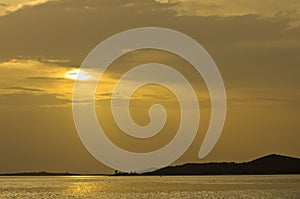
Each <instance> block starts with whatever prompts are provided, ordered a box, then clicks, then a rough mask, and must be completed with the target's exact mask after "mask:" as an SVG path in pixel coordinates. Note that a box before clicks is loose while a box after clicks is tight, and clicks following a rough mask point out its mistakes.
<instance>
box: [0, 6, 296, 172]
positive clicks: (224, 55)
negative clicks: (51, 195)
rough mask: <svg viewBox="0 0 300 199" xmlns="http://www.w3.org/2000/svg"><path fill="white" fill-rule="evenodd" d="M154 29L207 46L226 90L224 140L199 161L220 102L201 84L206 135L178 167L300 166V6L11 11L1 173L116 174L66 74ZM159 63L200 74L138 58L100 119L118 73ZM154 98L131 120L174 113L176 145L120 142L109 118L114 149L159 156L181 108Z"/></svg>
mask: <svg viewBox="0 0 300 199" xmlns="http://www.w3.org/2000/svg"><path fill="white" fill-rule="evenodd" d="M144 26H158V27H165V28H171V29H174V30H178V31H180V32H183V33H185V34H187V35H189V36H190V37H192V38H193V39H195V40H196V41H198V42H199V43H200V44H201V45H203V46H204V47H205V49H206V50H207V51H208V53H209V54H210V55H211V57H212V58H213V59H214V61H215V62H216V64H217V66H218V67H219V70H220V72H221V74H222V76H223V80H224V83H225V87H226V92H227V97H228V98H227V100H228V112H227V118H226V123H225V126H224V130H223V132H222V135H221V137H220V139H219V141H218V143H217V145H216V146H215V148H214V149H213V150H212V151H211V153H210V154H209V155H208V156H207V157H206V158H204V159H202V160H199V159H198V158H197V154H198V151H199V148H200V145H201V141H202V139H203V136H204V134H205V132H206V130H207V125H208V122H209V116H210V109H209V105H210V102H209V96H208V93H207V90H206V86H205V84H204V83H203V81H202V80H201V77H191V79H190V80H191V82H199V81H200V82H201V84H200V85H199V89H198V90H197V96H198V98H199V101H200V107H201V122H200V130H199V132H198V134H199V135H198V136H197V138H196V140H195V142H194V143H193V145H192V146H191V147H190V148H189V150H188V151H187V152H186V153H185V154H184V155H183V156H182V157H181V158H180V159H179V160H178V161H176V162H175V164H181V163H184V162H208V161H248V160H251V159H254V158H256V157H258V156H262V155H266V154H270V153H279V154H284V155H290V156H296V157H299V156H300V148H299V139H300V124H299V121H298V120H299V118H300V103H299V102H300V92H299V91H300V80H299V77H300V57H299V52H300V3H299V1H297V0H287V1H281V0H267V1H259V0H231V1H226V0H220V1H212V0H206V1H204V0H203V1H202V0H144V1H140V0H114V1H111V0H99V1H95V0H69V1H64V0H54V1H51V0H48V1H47V0H16V1H10V0H2V1H0V157H1V162H0V173H3V172H17V171H40V170H47V171H69V172H81V173H104V172H110V171H111V170H110V169H109V168H107V167H106V166H104V165H102V164H101V163H99V162H98V161H96V160H95V159H94V158H93V157H92V156H91V155H90V154H89V153H88V152H87V150H86V149H85V147H84V146H83V145H82V144H81V142H80V140H79V137H78V135H77V132H76V129H75V126H74V122H73V118H72V109H71V103H72V101H71V97H72V89H73V83H74V80H73V79H72V77H71V78H70V76H66V74H67V73H68V72H70V71H72V70H76V69H77V68H78V67H79V66H80V64H81V63H82V61H83V59H84V58H85V57H86V56H87V54H88V53H89V52H90V51H91V50H92V49H93V48H94V47H95V46H96V45H97V44H98V43H99V42H101V41H103V40H104V39H106V38H108V37H109V36H111V35H114V34H116V33H119V32H121V31H125V30H127V29H130V28H137V27H144ZM153 59H156V60H158V61H159V62H163V63H168V64H170V65H173V66H174V67H175V68H176V67H178V68H181V69H182V70H183V72H185V73H187V74H192V73H193V71H192V70H191V69H190V66H189V64H187V63H185V62H184V61H182V60H180V59H178V58H176V57H174V55H171V54H168V53H163V52H159V51H153V50H148V51H147V50H145V51H143V52H133V53H129V54H128V55H126V56H125V57H122V58H120V59H119V60H118V61H117V62H116V63H114V64H115V66H114V67H112V68H111V71H110V72H109V73H108V75H107V78H106V81H105V84H104V85H102V86H101V87H99V89H98V90H97V107H98V109H97V110H100V109H101V108H104V110H105V111H106V110H107V109H108V107H109V105H108V100H109V99H110V94H111V87H112V85H113V83H114V82H115V80H116V78H117V77H118V75H119V73H120V72H121V70H118V68H120V67H126V66H130V65H135V64H137V63H147V62H149V60H153ZM144 91H146V93H147V95H145V94H144V93H145V92H142V91H137V92H136V93H135V96H133V98H132V99H133V100H132V107H131V108H132V116H133V119H134V120H135V121H136V122H137V123H138V124H141V125H145V124H147V122H149V121H148V119H149V118H147V117H146V118H145V117H142V116H144V115H147V110H148V108H149V106H150V105H151V104H152V103H154V102H155V103H158V102H160V103H162V104H164V105H166V107H168V108H169V110H168V111H169V113H170V114H169V115H170V118H169V120H168V121H169V123H170V124H171V125H168V126H167V127H166V128H164V133H166V135H163V134H161V135H160V136H159V137H154V138H153V139H152V140H151V139H150V140H148V141H147V142H146V143H145V142H139V141H138V140H130V139H129V138H128V137H125V136H124V135H121V133H120V132H119V131H118V128H116V126H115V125H114V124H113V121H111V119H109V118H110V115H108V116H107V118H106V119H104V120H103V123H104V125H106V127H105V128H107V129H108V130H109V131H111V134H110V135H108V137H110V138H111V139H112V140H114V142H115V143H117V144H119V145H121V146H122V147H124V148H126V149H127V150H131V151H149V150H151V149H153V148H151V147H154V149H157V148H159V147H161V146H162V145H163V144H164V143H165V142H167V141H168V140H170V139H171V138H172V136H173V135H172V132H173V130H174V129H175V128H177V126H176V124H177V122H178V104H177V102H176V99H174V96H172V94H171V93H170V92H169V91H168V90H166V89H164V88H161V87H160V88H159V87H156V86H155V85H152V86H149V87H145V88H144ZM166 96H167V97H166ZM201 104H202V105H201ZM99 107H101V108H99ZM161 133H163V132H161ZM124 140H126V142H125V144H124V142H123V141H124ZM121 141H122V142H121ZM150 146H151V147H150Z"/></svg>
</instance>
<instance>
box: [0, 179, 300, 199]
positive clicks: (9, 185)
mask: <svg viewBox="0 0 300 199" xmlns="http://www.w3.org/2000/svg"><path fill="white" fill-rule="evenodd" d="M229 197H231V198H300V175H286V176H283V175H281V176H279V175H278V176H190V177H186V176H173V177H165V176H164V177H159V176H156V177H155V176H152V177H135V176H131V177H103V176H97V177H96V176H84V177H75V176H70V177H0V198H28V199H29V198H229Z"/></svg>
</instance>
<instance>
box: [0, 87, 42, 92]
mask: <svg viewBox="0 0 300 199" xmlns="http://www.w3.org/2000/svg"><path fill="white" fill-rule="evenodd" d="M5 89H9V90H21V91H33V92H42V91H45V90H43V89H37V88H25V87H17V86H15V87H7V88H5Z"/></svg>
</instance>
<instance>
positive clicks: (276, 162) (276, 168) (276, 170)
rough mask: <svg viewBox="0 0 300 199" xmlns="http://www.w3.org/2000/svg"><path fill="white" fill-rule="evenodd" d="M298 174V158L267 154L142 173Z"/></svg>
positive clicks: (170, 167) (189, 164)
mask: <svg viewBox="0 0 300 199" xmlns="http://www.w3.org/2000/svg"><path fill="white" fill-rule="evenodd" d="M264 174H300V159H299V158H294V157H288V156H282V155H276V154H272V155H268V156H264V157H261V158H258V159H255V160H253V161H250V162H244V163H234V162H222V163H188V164H184V165H179V166H169V167H165V168H162V169H159V170H156V171H153V172H147V173H143V174H142V175H264Z"/></svg>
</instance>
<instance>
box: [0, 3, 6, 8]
mask: <svg viewBox="0 0 300 199" xmlns="http://www.w3.org/2000/svg"><path fill="white" fill-rule="evenodd" d="M0 6H2V7H6V6H8V5H7V4H5V3H0Z"/></svg>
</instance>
